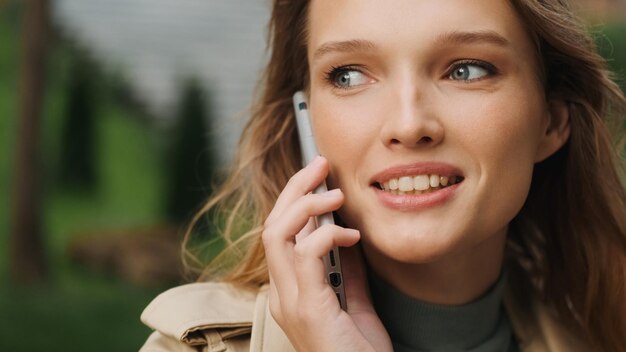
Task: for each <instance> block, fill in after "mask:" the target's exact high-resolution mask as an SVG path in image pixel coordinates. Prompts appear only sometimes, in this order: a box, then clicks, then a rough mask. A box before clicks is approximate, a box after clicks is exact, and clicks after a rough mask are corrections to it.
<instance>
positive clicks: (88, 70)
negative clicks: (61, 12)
mask: <svg viewBox="0 0 626 352" xmlns="http://www.w3.org/2000/svg"><path fill="white" fill-rule="evenodd" d="M94 66H95V65H94V63H93V62H92V61H91V59H90V58H89V57H88V54H87V53H86V52H85V51H82V50H78V49H77V50H74V54H73V55H72V65H71V67H70V72H69V75H70V78H69V82H68V84H67V94H68V97H67V103H66V107H65V116H64V118H65V121H64V123H63V131H62V133H63V135H62V138H61V143H62V144H61V154H60V157H61V160H60V166H59V170H60V182H61V185H62V186H64V187H66V188H67V189H77V188H78V189H81V190H91V189H93V188H94V187H95V186H96V181H97V180H96V176H97V170H96V166H97V159H96V156H97V153H96V152H97V151H96V146H97V140H96V125H95V124H96V114H97V100H96V98H97V91H96V89H95V88H96V86H95V82H96V81H97V80H98V78H99V77H98V75H97V74H96V70H95V67H94Z"/></svg>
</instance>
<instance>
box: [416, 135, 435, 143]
mask: <svg viewBox="0 0 626 352" xmlns="http://www.w3.org/2000/svg"><path fill="white" fill-rule="evenodd" d="M432 141H433V139H432V138H430V137H428V136H424V137H422V138H420V140H419V141H417V144H428V143H430V142H432Z"/></svg>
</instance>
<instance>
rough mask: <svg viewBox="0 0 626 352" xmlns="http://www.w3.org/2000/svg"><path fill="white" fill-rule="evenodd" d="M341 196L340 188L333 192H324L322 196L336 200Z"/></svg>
mask: <svg viewBox="0 0 626 352" xmlns="http://www.w3.org/2000/svg"><path fill="white" fill-rule="evenodd" d="M340 194H341V190H340V189H339V188H335V189H333V190H330V191H328V192H324V193H322V195H323V196H324V197H329V198H335V197H338V196H339V195H340Z"/></svg>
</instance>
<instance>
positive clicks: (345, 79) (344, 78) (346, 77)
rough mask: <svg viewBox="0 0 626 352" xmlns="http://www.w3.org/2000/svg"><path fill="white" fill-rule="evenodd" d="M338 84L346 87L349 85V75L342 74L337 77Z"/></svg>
mask: <svg viewBox="0 0 626 352" xmlns="http://www.w3.org/2000/svg"><path fill="white" fill-rule="evenodd" d="M339 83H341V84H342V85H347V84H349V83H350V75H349V74H348V73H344V74H342V75H341V77H339Z"/></svg>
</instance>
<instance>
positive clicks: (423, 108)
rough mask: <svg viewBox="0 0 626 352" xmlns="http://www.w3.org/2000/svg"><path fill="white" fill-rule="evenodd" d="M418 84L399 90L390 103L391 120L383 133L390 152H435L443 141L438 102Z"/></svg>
mask: <svg viewBox="0 0 626 352" xmlns="http://www.w3.org/2000/svg"><path fill="white" fill-rule="evenodd" d="M426 93H427V92H425V90H423V89H420V90H419V91H418V88H417V87H416V85H415V84H413V85H412V86H410V87H407V86H406V85H405V86H404V87H403V88H402V89H396V90H395V92H393V93H391V94H390V96H391V99H389V100H388V101H389V106H388V110H387V111H388V113H389V115H388V117H387V118H386V119H385V122H384V125H383V127H382V129H381V138H382V142H383V143H384V144H385V145H386V146H387V147H389V148H409V149H415V148H432V147H434V146H436V145H438V144H440V143H441V142H442V141H443V138H444V128H443V125H442V123H441V120H440V117H439V116H438V112H437V108H436V104H435V101H434V100H433V99H430V98H429V96H428V95H427V94H426Z"/></svg>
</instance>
